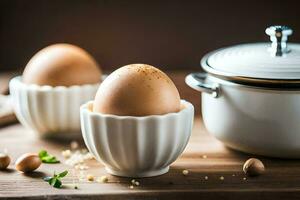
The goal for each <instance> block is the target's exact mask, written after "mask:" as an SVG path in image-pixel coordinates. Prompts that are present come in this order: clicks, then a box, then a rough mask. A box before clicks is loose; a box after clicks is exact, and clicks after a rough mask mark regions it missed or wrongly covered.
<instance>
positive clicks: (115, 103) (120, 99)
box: [93, 64, 180, 116]
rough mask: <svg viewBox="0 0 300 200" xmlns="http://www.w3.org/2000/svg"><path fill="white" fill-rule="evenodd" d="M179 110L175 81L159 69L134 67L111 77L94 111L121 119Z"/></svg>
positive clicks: (128, 66) (107, 79)
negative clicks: (118, 116) (122, 117)
mask: <svg viewBox="0 0 300 200" xmlns="http://www.w3.org/2000/svg"><path fill="white" fill-rule="evenodd" d="M179 110H180V96H179V93H178V90H177V88H176V86H175V85H174V83H173V82H172V80H171V79H170V78H169V77H168V76H167V75H166V74H165V73H163V72H162V71H160V70H159V69H157V68H155V67H153V66H150V65H145V64H132V65H127V66H124V67H121V68H119V69H117V70H116V71H114V72H113V73H111V74H110V75H109V76H108V77H107V78H106V79H105V80H104V81H103V82H102V84H101V85H100V87H99V89H98V91H97V94H96V98H95V101H94V105H93V111H94V112H99V113H104V114H114V115H121V116H147V115H163V114H166V113H173V112H178V111H179Z"/></svg>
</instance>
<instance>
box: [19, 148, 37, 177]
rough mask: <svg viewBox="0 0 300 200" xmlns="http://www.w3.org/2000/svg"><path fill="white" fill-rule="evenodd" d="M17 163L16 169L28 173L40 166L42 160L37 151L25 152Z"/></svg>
mask: <svg viewBox="0 0 300 200" xmlns="http://www.w3.org/2000/svg"><path fill="white" fill-rule="evenodd" d="M15 164H16V170H18V171H21V172H24V173H27V172H32V171H34V170H36V169H37V168H39V166H40V165H41V164H42V161H41V160H40V158H39V156H38V155H37V154H35V153H25V154H23V155H22V156H20V157H19V158H18V159H17V160H16V163H15Z"/></svg>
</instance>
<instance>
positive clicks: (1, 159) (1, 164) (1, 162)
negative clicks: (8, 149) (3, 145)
mask: <svg viewBox="0 0 300 200" xmlns="http://www.w3.org/2000/svg"><path fill="white" fill-rule="evenodd" d="M9 163H10V157H9V156H8V155H7V154H4V153H0V170H4V169H6V168H7V167H8V165H9Z"/></svg>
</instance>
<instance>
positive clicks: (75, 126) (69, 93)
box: [9, 76, 100, 139]
mask: <svg viewBox="0 0 300 200" xmlns="http://www.w3.org/2000/svg"><path fill="white" fill-rule="evenodd" d="M99 82H100V81H99ZM98 87H99V84H86V85H74V86H70V87H65V86H57V87H52V86H38V85H34V84H25V83H23V82H22V77H21V76H17V77H15V78H13V79H12V80H11V81H10V83H9V90H10V94H11V101H12V105H13V108H14V111H15V113H16V116H17V118H18V120H19V121H20V122H21V123H22V124H23V125H24V126H26V127H28V128H30V129H32V130H34V131H35V132H36V133H37V134H38V135H39V136H41V137H49V138H59V139H72V138H78V137H81V131H80V114H79V110H80V106H81V105H82V104H83V103H85V102H87V101H89V100H91V99H94V97H95V94H96V92H97V89H98Z"/></svg>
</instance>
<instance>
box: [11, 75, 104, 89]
mask: <svg viewBox="0 0 300 200" xmlns="http://www.w3.org/2000/svg"><path fill="white" fill-rule="evenodd" d="M106 77H107V75H106V74H103V75H102V77H101V79H102V80H100V81H99V82H98V83H94V84H82V85H71V86H63V85H60V86H51V85H37V84H26V83H23V82H22V75H19V76H15V77H13V78H12V79H11V80H10V83H16V84H20V85H21V86H26V87H27V88H32V89H36V90H60V89H72V88H79V87H95V86H99V84H101V82H102V81H103V80H104V79H105V78H106Z"/></svg>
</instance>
